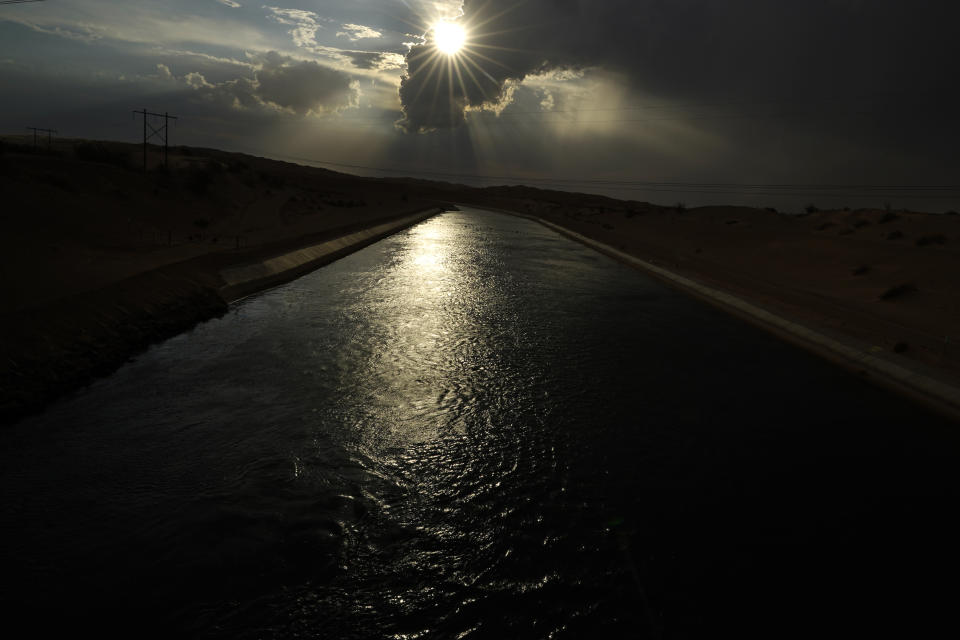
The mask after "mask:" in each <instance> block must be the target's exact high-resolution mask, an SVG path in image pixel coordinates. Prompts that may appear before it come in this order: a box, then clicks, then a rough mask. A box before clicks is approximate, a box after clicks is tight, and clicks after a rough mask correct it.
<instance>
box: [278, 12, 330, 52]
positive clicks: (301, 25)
mask: <svg viewBox="0 0 960 640" xmlns="http://www.w3.org/2000/svg"><path fill="white" fill-rule="evenodd" d="M264 9H266V10H267V11H269V12H270V16H269V18H270V19H271V20H273V21H274V22H279V23H280V24H286V25H290V26H292V27H293V29H291V30H290V32H289V33H290V35H291V36H292V37H293V43H294V44H295V45H297V46H298V47H302V48H306V49H309V48H310V47H312V46H314V45H315V44H316V43H317V31H319V30H320V29H323V28H324V27H323V25H322V24H320V23H321V22H324V21H325V19H324V18H321V17H320V16H319V15H317V14H316V13H314V12H313V11H307V10H305V9H284V8H282V7H271V6H264Z"/></svg>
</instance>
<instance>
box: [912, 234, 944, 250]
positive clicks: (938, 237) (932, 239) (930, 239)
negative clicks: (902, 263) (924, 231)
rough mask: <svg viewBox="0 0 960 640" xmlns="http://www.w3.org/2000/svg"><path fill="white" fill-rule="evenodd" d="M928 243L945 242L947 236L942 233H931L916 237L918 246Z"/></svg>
mask: <svg viewBox="0 0 960 640" xmlns="http://www.w3.org/2000/svg"><path fill="white" fill-rule="evenodd" d="M928 244H947V236H945V235H943V234H942V233H931V234H929V235H925V236H920V237H919V238H917V246H918V247H925V246H927V245H928Z"/></svg>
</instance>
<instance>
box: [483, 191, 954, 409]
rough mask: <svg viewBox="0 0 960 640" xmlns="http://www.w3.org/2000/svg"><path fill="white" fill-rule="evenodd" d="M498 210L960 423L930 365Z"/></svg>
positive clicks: (948, 391)
mask: <svg viewBox="0 0 960 640" xmlns="http://www.w3.org/2000/svg"><path fill="white" fill-rule="evenodd" d="M494 210H496V211H500V212H502V213H506V214H509V215H515V216H519V217H523V218H527V219H530V220H533V221H536V222H539V223H540V224H542V225H544V226H546V227H547V228H549V229H552V230H554V231H556V232H557V233H560V234H561V235H564V236H566V237H568V238H571V239H573V240H576V241H577V242H580V243H582V244H585V245H587V246H589V247H591V248H593V249H596V250H597V251H599V252H601V253H604V254H606V255H609V256H610V257H612V258H614V259H616V260H618V261H620V262H623V263H625V264H628V265H630V266H633V267H636V268H639V269H642V270H644V271H645V272H647V273H649V274H650V275H652V276H654V277H656V278H657V279H659V280H661V281H663V282H665V283H666V284H668V285H670V286H672V287H674V288H677V289H680V290H682V291H685V292H686V293H689V294H691V295H693V296H695V297H697V298H700V299H701V300H703V301H705V302H707V303H709V304H711V305H713V306H715V307H718V308H720V309H722V310H724V311H726V312H728V313H731V314H733V315H736V316H738V317H740V318H741V319H743V320H745V321H747V322H749V323H751V324H753V325H755V326H757V327H758V328H761V329H763V330H765V331H767V332H769V333H772V334H774V335H776V336H778V337H780V338H782V339H784V340H787V341H788V342H791V343H793V344H796V345H797V346H799V347H801V348H803V349H806V350H807V351H810V352H812V353H814V354H816V355H818V356H820V357H823V358H825V359H827V360H830V361H832V362H834V363H835V364H838V365H840V366H842V367H844V368H846V369H849V370H850V371H852V372H854V373H856V374H858V375H861V376H863V377H865V378H866V379H867V380H869V381H871V382H873V383H874V384H878V385H880V386H882V387H885V388H887V389H889V390H891V391H894V392H895V393H898V394H900V395H903V396H906V397H908V398H911V399H913V400H914V401H916V402H918V403H920V404H922V405H924V406H926V407H928V408H929V409H932V410H933V411H936V412H937V413H940V414H941V415H945V416H948V417H951V418H953V419H955V420H960V388H958V387H957V386H956V385H955V384H954V383H953V380H952V379H950V378H949V377H946V378H945V377H943V376H941V375H939V372H938V371H936V370H934V369H932V368H930V367H925V366H923V364H921V363H917V362H912V361H909V360H907V359H904V358H899V359H897V358H893V357H890V354H884V353H883V352H882V351H881V350H878V349H876V348H870V346H869V344H867V343H864V342H862V341H861V340H858V339H857V338H855V337H851V336H845V335H839V334H837V333H836V332H833V331H829V330H824V329H823V328H820V327H813V328H812V327H811V326H808V325H807V324H805V323H803V322H798V321H796V320H794V319H788V318H787V317H785V316H783V315H781V313H779V310H777V309H774V310H771V309H767V308H764V307H763V306H760V305H757V304H754V303H752V302H751V301H749V300H748V299H744V298H742V297H739V296H736V295H732V294H731V293H729V292H727V291H723V290H722V289H719V288H715V287H712V286H708V285H706V284H704V283H702V282H698V281H697V280H695V279H691V278H689V277H684V276H683V275H680V274H678V273H676V272H674V271H672V270H670V269H666V268H664V267H663V266H661V265H659V264H655V263H653V262H650V261H647V260H643V259H641V258H639V257H637V256H635V255H632V254H630V253H627V252H625V251H622V250H620V249H617V248H615V247H613V246H610V245H609V244H606V243H604V242H601V241H599V240H597V239H595V238H591V237H589V236H586V235H583V234H581V233H578V232H576V231H573V230H571V229H568V228H566V227H564V226H563V225H559V224H556V223H553V222H550V221H548V220H545V219H543V218H540V217H538V216H534V215H529V214H524V213H519V212H515V211H509V210H505V209H494Z"/></svg>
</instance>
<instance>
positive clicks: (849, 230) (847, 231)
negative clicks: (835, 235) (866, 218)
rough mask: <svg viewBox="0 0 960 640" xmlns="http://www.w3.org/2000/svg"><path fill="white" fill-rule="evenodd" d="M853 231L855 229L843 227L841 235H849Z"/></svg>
mask: <svg viewBox="0 0 960 640" xmlns="http://www.w3.org/2000/svg"><path fill="white" fill-rule="evenodd" d="M851 233H853V229H851V228H850V227H845V228H843V229H840V235H841V236H848V235H850V234H851Z"/></svg>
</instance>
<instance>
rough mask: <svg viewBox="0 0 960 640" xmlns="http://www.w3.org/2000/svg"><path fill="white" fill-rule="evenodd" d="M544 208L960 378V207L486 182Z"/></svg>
mask: <svg viewBox="0 0 960 640" xmlns="http://www.w3.org/2000/svg"><path fill="white" fill-rule="evenodd" d="M475 201H476V202H478V203H480V202H481V201H483V202H486V203H487V204H488V205H491V206H499V207H502V208H504V209H510V210H514V211H517V212H520V213H528V214H532V215H536V216H539V217H542V218H544V219H546V220H549V221H551V222H554V223H556V224H558V225H561V226H563V227H566V228H569V229H571V230H573V231H577V232H579V233H581V234H583V235H586V236H588V237H591V238H595V239H597V240H599V241H601V242H604V243H606V244H609V245H612V246H614V247H617V248H620V249H621V250H623V251H626V252H628V253H630V254H632V255H635V256H637V257H639V258H642V259H645V260H648V261H651V262H654V263H656V264H659V265H661V266H663V267H665V268H668V269H671V270H673V271H675V272H677V273H679V274H681V275H685V276H687V277H690V278H693V279H695V280H699V281H701V282H703V283H704V284H707V285H710V286H712V287H715V288H718V289H721V290H725V291H729V292H731V293H733V294H735V295H737V296H738V297H741V298H743V299H745V300H747V301H751V302H754V303H756V304H758V305H760V306H762V307H765V308H767V309H769V310H771V311H774V312H776V313H778V314H779V315H782V316H784V317H787V318H791V319H794V320H796V321H797V322H800V323H801V324H805V325H807V326H810V327H811V328H817V329H821V330H823V331H824V332H825V333H827V334H829V335H834V336H838V337H842V338H848V339H850V340H853V341H854V342H855V343H857V344H858V345H863V346H864V347H865V348H866V349H868V350H870V351H872V352H875V353H882V354H884V355H886V356H889V357H890V358H891V359H896V360H900V361H903V362H909V363H911V364H912V365H913V366H914V368H920V369H921V370H923V371H924V372H927V373H932V374H934V375H935V376H936V377H938V378H941V379H948V380H951V381H953V382H954V383H956V382H957V381H960V279H958V278H957V274H958V273H960V216H957V215H944V214H925V213H911V212H904V211H886V210H857V211H830V212H815V213H811V214H804V215H790V214H781V213H777V212H774V211H771V210H765V209H753V208H740V207H701V208H696V209H690V210H685V209H684V210H678V209H676V208H668V207H657V206H654V205H649V204H646V203H626V202H620V201H615V200H609V199H605V198H595V197H585V196H575V195H569V194H558V193H556V192H539V193H537V192H534V190H527V189H506V188H504V189H496V190H488V191H487V193H485V194H484V197H483V198H480V199H477V200H475Z"/></svg>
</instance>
